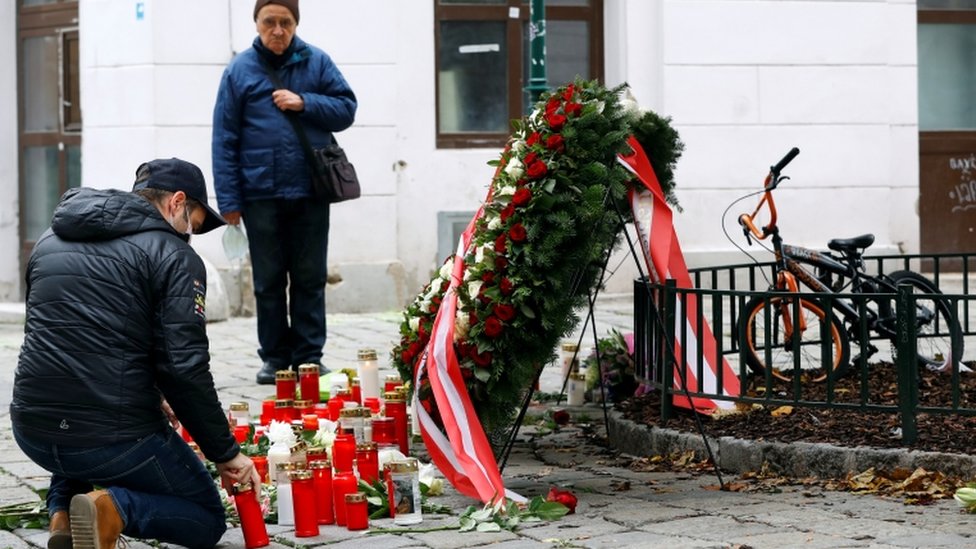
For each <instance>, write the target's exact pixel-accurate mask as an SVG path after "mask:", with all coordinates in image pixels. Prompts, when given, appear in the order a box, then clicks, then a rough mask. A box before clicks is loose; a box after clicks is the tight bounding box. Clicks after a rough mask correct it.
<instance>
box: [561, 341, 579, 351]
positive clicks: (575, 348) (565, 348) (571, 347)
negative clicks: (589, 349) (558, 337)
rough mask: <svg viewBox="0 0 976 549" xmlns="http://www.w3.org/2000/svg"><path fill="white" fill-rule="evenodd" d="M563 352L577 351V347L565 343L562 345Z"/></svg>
mask: <svg viewBox="0 0 976 549" xmlns="http://www.w3.org/2000/svg"><path fill="white" fill-rule="evenodd" d="M563 350H564V351H578V350H579V345H577V344H575V343H570V342H568V341H567V342H565V343H563Z"/></svg>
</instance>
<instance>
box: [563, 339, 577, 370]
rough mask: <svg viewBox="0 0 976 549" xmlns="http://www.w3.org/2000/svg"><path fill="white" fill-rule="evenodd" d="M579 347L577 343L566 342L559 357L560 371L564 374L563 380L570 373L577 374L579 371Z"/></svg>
mask: <svg viewBox="0 0 976 549" xmlns="http://www.w3.org/2000/svg"><path fill="white" fill-rule="evenodd" d="M578 355H579V345H577V344H576V343H570V342H568V341H567V342H565V343H563V345H562V352H561V353H560V356H559V363H560V370H561V372H562V376H563V377H562V378H563V379H566V376H567V375H569V374H570V373H576V371H577V370H579V356H578Z"/></svg>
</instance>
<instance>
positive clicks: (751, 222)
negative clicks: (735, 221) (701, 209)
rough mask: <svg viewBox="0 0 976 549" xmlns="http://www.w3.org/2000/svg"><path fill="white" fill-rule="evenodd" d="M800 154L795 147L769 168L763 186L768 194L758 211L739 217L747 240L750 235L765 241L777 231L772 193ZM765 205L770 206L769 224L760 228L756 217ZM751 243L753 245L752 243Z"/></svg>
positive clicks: (757, 207)
mask: <svg viewBox="0 0 976 549" xmlns="http://www.w3.org/2000/svg"><path fill="white" fill-rule="evenodd" d="M798 154H800V149H798V148H796V147H793V148H792V149H790V152H788V153H786V156H784V157H783V158H781V159H780V161H779V162H777V163H776V164H775V165H773V166H770V167H769V175H767V176H766V181H765V182H764V184H763V187H764V189H765V191H766V192H764V193H763V197H762V199H761V200H760V201H759V204H758V205H757V206H756V209H755V210H753V212H752V213H751V214H742V215H740V216H739V225H740V226H741V227H742V232H743V234H745V235H746V240H748V239H749V235H750V234H751V235H753V236H755V237H756V238H757V239H759V240H765V239H766V238H767V237H769V235H771V234H773V233H774V232H775V231H776V202H775V201H774V200H773V192H772V191H773V189H775V188H776V185H777V184H778V183H779V182H780V181H781V180H782V179H786V178H781V177H780V175H779V174H780V172H781V171H783V168H785V167H786V166H787V164H789V163H790V162H792V161H793V159H794V158H796V156H797V155H798ZM763 204H768V205H769V223H767V224H765V225H763V227H762V228H759V227H756V223H755V217H756V214H758V213H759V210H761V209H762V207H763ZM749 243H750V244H752V242H749Z"/></svg>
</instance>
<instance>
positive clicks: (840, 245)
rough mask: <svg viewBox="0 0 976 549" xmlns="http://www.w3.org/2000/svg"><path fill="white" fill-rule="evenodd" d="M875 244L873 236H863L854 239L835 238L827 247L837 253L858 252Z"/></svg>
mask: <svg viewBox="0 0 976 549" xmlns="http://www.w3.org/2000/svg"><path fill="white" fill-rule="evenodd" d="M871 244H874V235H873V234H862V235H861V236H855V237H854V238H835V239H833V240H831V241H830V242H828V243H827V247H828V248H830V249H831V250H834V251H835V252H856V251H857V250H858V249H860V248H867V247H868V246H870V245H871Z"/></svg>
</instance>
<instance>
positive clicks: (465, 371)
mask: <svg viewBox="0 0 976 549" xmlns="http://www.w3.org/2000/svg"><path fill="white" fill-rule="evenodd" d="M461 377H462V378H463V379H464V381H468V380H469V379H471V378H472V377H474V372H472V371H471V368H465V367H464V366H462V367H461Z"/></svg>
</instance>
